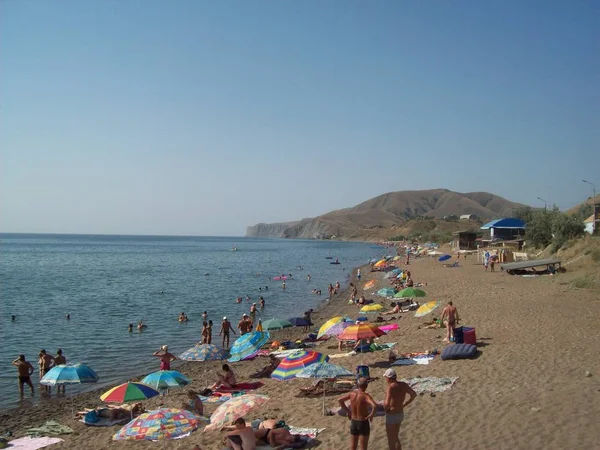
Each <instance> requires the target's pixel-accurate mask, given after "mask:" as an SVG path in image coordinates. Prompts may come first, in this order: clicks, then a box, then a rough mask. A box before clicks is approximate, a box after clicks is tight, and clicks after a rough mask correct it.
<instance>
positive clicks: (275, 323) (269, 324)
mask: <svg viewBox="0 0 600 450" xmlns="http://www.w3.org/2000/svg"><path fill="white" fill-rule="evenodd" d="M291 326H293V325H292V324H291V323H290V322H289V321H287V320H284V319H275V318H273V319H269V320H265V321H264V322H263V330H267V331H268V330H281V329H282V328H289V327H291Z"/></svg>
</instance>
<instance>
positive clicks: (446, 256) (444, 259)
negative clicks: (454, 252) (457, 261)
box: [438, 255, 452, 262]
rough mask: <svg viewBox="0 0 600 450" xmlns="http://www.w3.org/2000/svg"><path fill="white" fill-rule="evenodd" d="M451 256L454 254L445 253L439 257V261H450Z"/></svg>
mask: <svg viewBox="0 0 600 450" xmlns="http://www.w3.org/2000/svg"><path fill="white" fill-rule="evenodd" d="M450 258H452V256H450V255H444V256H440V257H439V258H438V261H440V262H441V261H448V260H449V259H450Z"/></svg>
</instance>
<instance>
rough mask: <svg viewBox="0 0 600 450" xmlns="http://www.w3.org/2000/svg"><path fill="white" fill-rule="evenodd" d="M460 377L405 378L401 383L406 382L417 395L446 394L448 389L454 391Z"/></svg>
mask: <svg viewBox="0 0 600 450" xmlns="http://www.w3.org/2000/svg"><path fill="white" fill-rule="evenodd" d="M456 380H458V377H442V378H438V377H422V378H421V377H417V378H405V379H402V380H400V381H404V382H405V383H406V384H408V385H409V386H410V387H411V388H413V389H414V391H415V392H416V393H417V394H420V393H421V392H444V391H447V390H448V389H452V386H453V385H454V383H456Z"/></svg>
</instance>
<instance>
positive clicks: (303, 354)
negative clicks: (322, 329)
mask: <svg viewBox="0 0 600 450" xmlns="http://www.w3.org/2000/svg"><path fill="white" fill-rule="evenodd" d="M328 359H329V356H326V355H324V354H322V353H319V352H313V351H306V350H299V351H297V352H295V353H292V354H291V355H289V356H286V357H285V358H283V359H282V360H281V362H280V363H279V365H278V366H277V369H275V370H274V371H273V373H272V374H271V378H274V379H275V380H280V381H285V380H289V379H291V378H296V375H297V374H298V373H299V372H300V371H301V370H302V369H304V368H305V367H308V366H310V365H311V364H315V363H318V362H324V361H327V360H328Z"/></svg>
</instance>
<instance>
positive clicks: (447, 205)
mask: <svg viewBox="0 0 600 450" xmlns="http://www.w3.org/2000/svg"><path fill="white" fill-rule="evenodd" d="M521 206H523V205H522V204H519V203H515V202H511V201H509V200H506V199H505V198H502V197H500V196H498V195H495V194H491V193H489V192H467V193H460V192H454V191H450V190H448V189H429V190H421V191H396V192H388V193H385V194H381V195H378V196H376V197H373V198H371V199H369V200H366V201H364V202H361V203H359V204H357V205H355V206H352V207H349V208H342V209H337V210H334V211H330V212H328V213H325V214H322V215H320V216H317V217H313V218H305V219H301V220H298V221H293V222H281V223H272V224H256V225H253V226H250V227H248V229H247V231H246V236H249V237H283V238H304V239H331V238H333V237H335V238H336V239H348V240H355V239H356V240H358V239H386V238H389V237H391V236H393V235H394V234H393V233H395V232H396V231H397V230H398V229H399V228H402V229H406V228H407V226H409V225H410V222H412V221H417V222H418V221H419V220H423V219H427V220H430V221H434V222H435V221H439V220H441V219H444V217H449V216H461V215H464V214H472V215H475V216H476V217H477V218H478V219H480V220H491V219H495V218H499V217H505V216H509V215H511V214H512V212H513V211H514V210H515V209H517V208H519V207H521ZM417 219H419V220H417ZM459 223H460V222H459ZM417 225H418V224H417ZM465 225H466V224H465ZM409 228H411V227H410V226H409ZM417 228H418V226H417ZM454 228H456V227H454Z"/></svg>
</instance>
